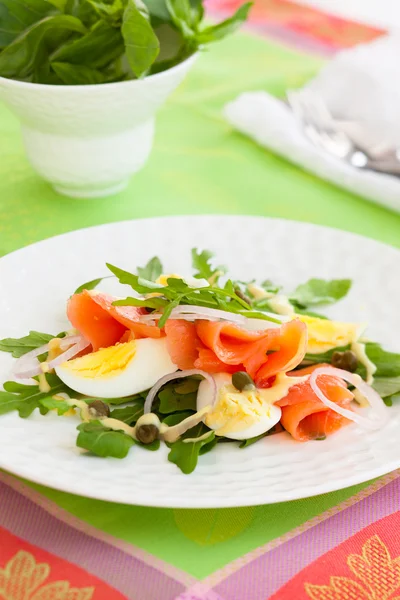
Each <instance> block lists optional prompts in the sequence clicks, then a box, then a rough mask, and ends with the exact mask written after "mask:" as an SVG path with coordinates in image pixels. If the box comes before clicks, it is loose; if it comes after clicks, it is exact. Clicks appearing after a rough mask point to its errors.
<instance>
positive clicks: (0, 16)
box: [0, 0, 54, 48]
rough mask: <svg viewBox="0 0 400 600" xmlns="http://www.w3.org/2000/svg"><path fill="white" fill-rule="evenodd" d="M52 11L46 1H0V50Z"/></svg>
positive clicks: (51, 7)
mask: <svg viewBox="0 0 400 600" xmlns="http://www.w3.org/2000/svg"><path fill="white" fill-rule="evenodd" d="M53 10H54V6H51V4H49V3H48V2H46V0H30V1H29V2H26V0H2V1H1V2H0V48H4V47H5V46H8V45H9V44H11V43H12V42H13V41H14V40H15V38H17V37H18V36H19V35H20V34H21V33H22V32H23V31H24V30H25V29H26V28H27V27H30V26H31V25H33V24H34V23H35V22H36V21H40V19H43V18H44V17H46V16H47V15H48V14H49V13H51V12H52V11H53Z"/></svg>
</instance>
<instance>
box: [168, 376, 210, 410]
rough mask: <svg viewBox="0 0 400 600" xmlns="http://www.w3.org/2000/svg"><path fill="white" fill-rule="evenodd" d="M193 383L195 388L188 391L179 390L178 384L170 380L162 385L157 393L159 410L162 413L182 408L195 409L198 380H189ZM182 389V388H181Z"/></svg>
mask: <svg viewBox="0 0 400 600" xmlns="http://www.w3.org/2000/svg"><path fill="white" fill-rule="evenodd" d="M190 381H191V382H193V384H194V385H195V389H194V390H193V391H191V392H188V393H182V392H181V391H179V387H180V384H176V383H175V382H172V383H170V384H167V385H166V386H164V388H163V389H162V390H161V391H160V392H159V393H158V398H159V400H160V406H159V409H158V410H159V412H160V413H162V414H163V415H167V414H170V413H175V412H178V411H182V410H191V411H196V402H197V390H198V387H199V385H200V381H199V380H194V379H193V380H190ZM181 389H182V388H181Z"/></svg>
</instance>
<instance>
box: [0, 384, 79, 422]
mask: <svg viewBox="0 0 400 600" xmlns="http://www.w3.org/2000/svg"><path fill="white" fill-rule="evenodd" d="M46 380H47V382H48V384H49V385H50V391H49V392H41V391H40V389H39V385H23V384H22V383H16V382H15V381H6V382H5V383H4V385H3V388H4V391H3V392H1V391H0V415H4V414H6V413H8V412H11V411H13V410H17V411H18V412H19V416H20V417H22V418H26V417H29V415H31V414H32V412H33V411H34V410H35V408H41V407H44V408H45V409H46V410H47V407H46V406H45V405H44V404H42V400H44V399H45V398H51V397H52V396H55V395H56V394H60V393H66V394H68V395H71V394H74V392H73V391H72V390H71V389H70V388H69V387H68V386H66V385H65V384H64V383H63V382H62V381H61V379H59V377H57V375H55V374H53V373H47V374H46Z"/></svg>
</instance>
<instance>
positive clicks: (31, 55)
mask: <svg viewBox="0 0 400 600" xmlns="http://www.w3.org/2000/svg"><path fill="white" fill-rule="evenodd" d="M72 33H81V34H84V33H86V28H85V26H84V25H83V24H82V22H81V21H80V20H79V19H77V18H75V17H72V16H70V15H56V16H52V17H45V18H44V19H42V20H41V21H39V22H38V23H35V24H34V25H32V26H31V27H29V28H28V29H26V30H25V31H24V32H23V33H22V34H21V35H20V36H19V37H17V38H16V39H15V40H14V41H13V42H12V43H11V44H10V45H9V46H7V47H6V48H5V49H4V50H3V51H2V52H1V53H0V75H1V76H2V77H11V78H15V79H26V78H28V77H29V76H32V74H33V72H34V69H36V68H38V67H39V66H40V65H42V64H44V63H45V62H46V59H47V56H48V47H49V45H51V42H54V41H55V40H56V41H57V43H61V41H65V39H68V37H70V36H71V34H72Z"/></svg>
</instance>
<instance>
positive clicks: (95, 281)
mask: <svg viewBox="0 0 400 600" xmlns="http://www.w3.org/2000/svg"><path fill="white" fill-rule="evenodd" d="M103 279H105V277H99V278H98V279H92V280H91V281H87V282H86V283H82V285H80V286H79V287H77V288H76V290H75V291H74V294H81V293H82V292H83V290H94V289H95V288H96V287H97V286H98V285H99V283H101V282H102V281H103Z"/></svg>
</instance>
